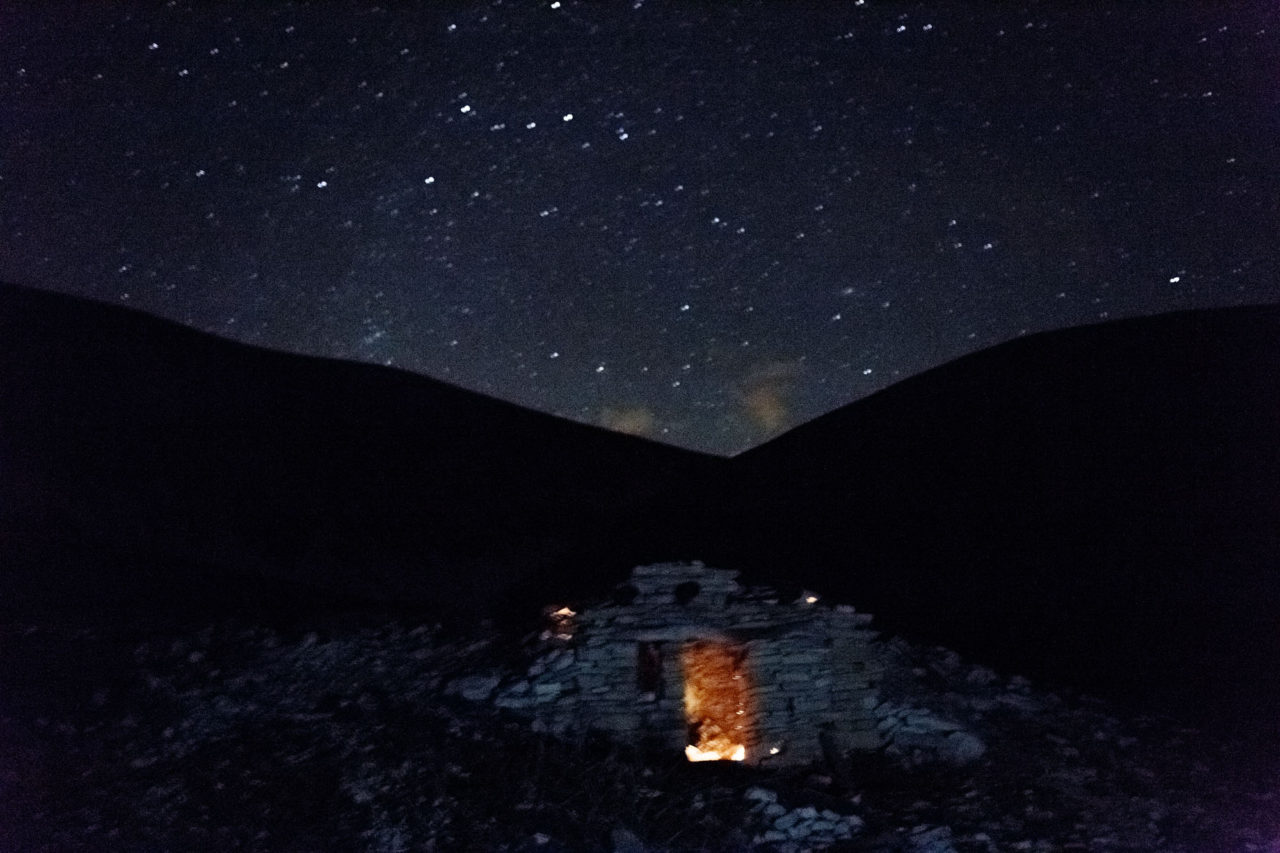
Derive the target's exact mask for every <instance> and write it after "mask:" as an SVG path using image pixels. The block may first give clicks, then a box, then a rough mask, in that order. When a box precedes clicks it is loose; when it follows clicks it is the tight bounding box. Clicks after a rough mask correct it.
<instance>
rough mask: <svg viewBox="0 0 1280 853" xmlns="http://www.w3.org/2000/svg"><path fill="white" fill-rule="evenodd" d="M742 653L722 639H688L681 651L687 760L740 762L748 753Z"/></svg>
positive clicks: (745, 686)
mask: <svg viewBox="0 0 1280 853" xmlns="http://www.w3.org/2000/svg"><path fill="white" fill-rule="evenodd" d="M745 654H746V653H745V651H744V650H742V649H739V648H737V647H735V646H731V645H729V644H726V643H713V642H705V641H700V642H693V643H689V644H688V645H686V646H685V648H684V652H683V653H682V654H681V664H682V667H683V670H684V713H685V721H686V722H687V723H688V725H689V743H688V745H687V746H686V747H685V755H686V756H687V757H688V759H689V760H690V761H743V760H744V759H746V757H747V748H746V745H745V743H744V741H745V740H746V735H747V731H746V725H747V690H746V688H747V684H746V677H745V675H744V667H743V665H742V663H743V658H744V657H745Z"/></svg>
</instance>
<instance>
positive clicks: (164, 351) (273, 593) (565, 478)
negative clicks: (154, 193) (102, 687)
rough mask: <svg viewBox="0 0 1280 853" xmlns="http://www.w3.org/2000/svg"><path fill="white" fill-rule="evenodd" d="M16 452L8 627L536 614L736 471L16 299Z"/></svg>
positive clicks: (109, 313)
mask: <svg viewBox="0 0 1280 853" xmlns="http://www.w3.org/2000/svg"><path fill="white" fill-rule="evenodd" d="M0 454H2V456H0V465H2V466H3V468H2V469H0V564H3V565H4V566H5V569H4V571H3V573H0V601H2V602H3V604H0V607H7V608H8V609H10V610H17V611H22V610H24V609H32V608H40V607H47V606H50V605H57V606H61V607H63V608H70V609H76V608H91V609H92V608H102V609H109V608H112V607H126V606H130V605H140V606H142V607H146V608H178V609H181V608H184V607H189V606H193V605H199V604H211V605H231V606H245V605H248V606H253V607H257V606H259V603H260V602H263V601H269V600H271V599H272V598H278V599H280V601H279V603H280V604H281V605H283V606H293V604H294V602H293V599H295V598H296V597H297V596H298V595H299V594H302V593H305V594H306V595H308V596H310V597H312V598H321V599H322V598H326V597H333V596H337V597H341V598H344V599H347V598H350V599H359V600H365V601H369V602H382V603H387V602H391V603H396V604H407V605H417V606H421V605H427V606H434V607H437V608H438V609H441V610H455V611H458V612H460V613H470V614H477V613H486V612H488V613H492V612H493V611H494V610H495V609H500V606H501V605H503V604H513V603H516V602H519V603H523V604H525V605H526V606H528V605H529V604H531V603H532V604H536V603H537V602H527V601H523V600H521V599H520V598H519V596H520V595H521V593H522V592H523V591H528V593H529V594H535V591H536V594H547V592H548V590H550V589H554V588H555V587H556V584H557V581H558V580H563V579H564V578H565V577H567V576H570V575H571V576H573V578H574V579H575V580H577V581H580V580H581V579H582V577H583V575H584V574H586V575H589V576H591V577H593V578H598V579H600V580H607V578H608V577H609V573H610V571H616V572H617V574H618V577H625V575H626V572H627V571H628V570H629V568H630V567H631V565H633V564H634V563H633V562H632V561H634V560H636V559H641V560H643V559H645V558H646V557H647V555H649V554H650V553H651V552H652V551H655V550H656V551H657V552H661V551H662V550H663V545H662V543H661V541H660V540H661V537H662V535H663V534H662V531H663V530H668V531H672V530H675V529H676V525H677V524H678V517H677V516H674V515H672V512H671V510H670V509H669V507H671V506H673V504H672V502H671V501H670V500H667V499H666V498H664V497H663V496H664V495H665V494H667V493H668V492H672V491H675V486H674V484H676V483H683V482H686V481H691V480H701V479H703V478H705V477H706V476H707V474H704V473H701V472H704V471H708V470H709V469H711V468H716V467H718V466H723V465H724V464H725V461H724V460H721V459H717V458H714V457H704V456H700V455H698V454H695V453H692V452H689V451H683V450H678V449H675V448H671V447H667V446H665V445H660V444H657V443H653V442H649V441H645V440H642V439H638V438H632V437H628V436H622V435H617V434H614V433H610V432H607V431H604V430H601V429H595V428H591V427H586V426H582V425H580V424H575V423H572V422H570V421H567V420H562V419H558V418H554V417H551V416H548V415H544V414H540V413H535V412H531V411H528V410H526V409H522V408H519V407H517V406H514V405H511V404H508V403H504V402H500V401H497V400H494V399H490V398H487V397H483V396H481V395H478V394H474V393H470V392H467V391H464V390H461V389H458V388H455V387H453V386H449V385H446V384H444V383H440V382H435V381H432V380H429V379H426V378H424V377H420V376H417V375H414V374H409V373H406V372H402V371H398V370H390V369H385V368H380V367H373V366H365V365H357V364H354V363H347V362H338V361H332V360H325V359H318V358H311V357H303V356H297V355H289V354H284V353H279V352H271V351H266V350H260V349H256V348H253V347H247V346H243V345H240V344H236V343H232V342H229V341H226V340H223V339H220V338H217V337H214V336H211V335H205V334H201V333H199V332H195V331H192V330H190V329H187V328H185V327H182V326H179V325H177V324H173V323H170V322H167V321H164V320H159V319H156V318H153V317H151V316H148V315H145V314H141V313H138V312H134V311H130V310H125V309H122V308H118V307H115V306H109V305H104V304H99V303H94V302H88V301H84V300H79V299H75V298H72V297H67V296H62V295H56V294H52V293H48V292H43V291H37V290H30V289H24V288H20V287H14V286H3V287H0ZM646 520H654V521H656V522H657V523H658V524H659V525H660V526H659V527H657V528H654V527H651V526H649V525H647V524H646ZM662 556H666V554H665V553H663V554H662ZM615 563H616V565H615Z"/></svg>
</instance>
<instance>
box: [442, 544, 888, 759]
mask: <svg viewBox="0 0 1280 853" xmlns="http://www.w3.org/2000/svg"><path fill="white" fill-rule="evenodd" d="M737 574H738V573H737V572H734V571H727V570H723V569H714V568H708V567H706V566H704V565H702V564H701V563H697V562H695V563H691V564H690V563H664V564H659V565H651V566H641V567H639V568H636V569H635V570H634V572H633V574H632V576H631V581H630V583H629V584H627V585H624V586H622V587H620V588H619V592H618V595H617V596H616V597H615V600H614V601H613V602H609V603H602V604H600V605H598V606H593V607H590V608H584V609H583V611H582V612H580V613H575V612H573V611H572V610H570V609H569V608H560V609H554V610H548V617H549V620H550V623H549V625H548V629H547V631H545V632H544V634H543V637H542V640H543V643H544V647H545V648H544V651H543V652H542V653H541V654H540V655H539V656H538V657H537V658H536V659H535V660H534V662H533V664H532V665H531V666H530V667H529V668H528V670H527V672H526V673H524V674H522V675H521V676H519V677H516V678H514V679H507V680H505V681H504V682H503V683H500V684H499V683H496V682H495V681H491V680H489V679H487V678H482V677H475V678H473V679H469V680H468V681H467V683H465V684H464V683H459V684H458V685H457V686H456V690H457V691H458V692H461V693H462V694H463V695H468V694H469V695H470V696H471V697H472V698H477V699H478V698H480V697H481V696H482V695H484V696H487V697H488V698H489V701H491V702H492V703H493V704H495V705H496V706H498V707H500V708H505V709H509V710H511V711H514V712H516V713H519V714H522V715H525V716H527V717H530V718H532V720H533V724H534V726H535V727H536V728H538V729H540V730H543V731H548V732H553V733H556V734H559V735H571V734H573V733H582V732H586V731H589V730H596V731H602V732H605V733H608V734H610V735H613V736H615V737H617V738H618V739H622V740H628V741H632V742H637V743H645V744H648V745H653V746H657V747H660V748H666V749H671V750H678V751H684V752H685V754H686V755H687V756H688V757H689V758H690V759H691V760H708V759H731V760H738V761H744V762H747V763H750V764H759V765H766V766H780V765H787V764H801V763H808V762H811V761H814V760H817V759H821V758H822V757H823V756H824V754H825V755H828V756H830V755H831V754H833V751H834V753H835V754H840V753H844V752H846V751H849V750H857V749H876V748H878V747H880V746H882V745H884V743H885V738H886V735H885V730H884V728H883V725H882V723H883V715H882V714H880V713H878V712H877V711H878V708H879V706H880V705H881V704H882V703H880V702H879V700H878V698H877V695H876V688H875V684H876V681H877V679H878V677H879V674H880V670H879V665H878V663H877V660H878V658H877V656H876V655H875V653H874V652H873V649H872V647H871V641H872V640H873V639H874V638H875V634H874V633H873V632H872V631H871V630H870V628H869V623H870V621H871V617H870V616H868V615H865V614H861V613H857V612H855V611H854V610H853V608H851V607H847V606H837V607H829V606H826V605H825V604H824V603H822V602H820V601H819V600H818V598H817V596H815V595H811V594H805V595H802V596H801V597H800V599H798V600H797V601H795V602H790V603H783V602H781V601H780V600H779V598H778V595H777V594H776V593H775V592H774V591H772V590H769V589H763V588H747V587H743V586H740V585H739V584H738V583H737V581H736V578H737ZM482 680H483V682H484V683H480V682H481V681H482ZM473 681H474V682H475V683H472V682H473Z"/></svg>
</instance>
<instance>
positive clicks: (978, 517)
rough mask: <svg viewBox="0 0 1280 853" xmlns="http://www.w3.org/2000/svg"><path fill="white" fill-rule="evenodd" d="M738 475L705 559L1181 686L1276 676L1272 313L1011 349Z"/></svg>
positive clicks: (941, 630) (1147, 681) (1139, 685)
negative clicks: (733, 497) (724, 521)
mask: <svg viewBox="0 0 1280 853" xmlns="http://www.w3.org/2000/svg"><path fill="white" fill-rule="evenodd" d="M734 480H735V486H734V490H735V493H736V494H737V495H738V496H739V497H740V499H741V503H740V504H739V506H740V512H741V516H740V517H739V518H737V519H736V520H735V522H734V523H733V524H734V527H735V528H736V530H737V531H738V532H739V535H738V536H737V537H734V538H726V539H725V541H726V542H731V543H732V547H727V548H724V549H723V550H722V551H721V552H719V553H716V554H711V555H710V556H709V558H715V559H720V560H722V561H724V562H731V563H733V564H735V565H738V566H741V567H742V568H746V569H754V570H756V571H759V572H767V571H769V570H771V569H776V568H777V567H779V566H782V565H786V566H788V567H789V568H788V571H790V572H794V573H795V574H797V575H802V576H803V577H804V579H805V580H806V581H808V579H809V578H814V580H813V581H812V582H813V583H814V584H818V583H821V584H823V587H825V588H826V589H827V590H828V591H830V592H832V593H835V594H836V595H839V596H840V597H842V598H844V599H846V600H850V601H855V602H857V603H858V604H859V605H860V606H862V607H865V608H866V609H867V610H869V611H870V612H873V613H875V614H876V615H877V616H878V617H880V620H881V623H882V624H896V625H903V626H908V627H910V628H912V629H914V630H916V631H917V632H919V631H925V632H927V633H930V634H932V635H933V636H935V637H937V638H938V639H940V640H945V641H947V642H949V643H954V644H958V645H960V646H961V647H962V648H964V649H966V650H972V651H975V652H978V653H981V654H982V655H983V656H984V657H987V658H989V659H993V660H996V661H999V662H1003V663H1006V664H1008V665H1011V666H1013V667H1016V668H1017V669H1018V670H1019V671H1025V672H1039V673H1043V674H1048V675H1051V676H1057V677H1063V676H1067V677H1070V678H1071V679H1072V680H1073V681H1075V682H1077V683H1086V684H1089V685H1091V686H1093V687H1095V688H1099V689H1107V690H1111V691H1113V692H1115V691H1123V690H1126V689H1132V690H1133V691H1137V692H1142V691H1149V690H1150V689H1152V688H1153V686H1159V687H1162V688H1170V689H1171V690H1172V692H1171V694H1170V697H1171V700H1172V699H1174V698H1177V697H1178V696H1179V695H1183V694H1186V695H1191V694H1194V697H1193V698H1195V699H1196V700H1197V701H1201V700H1205V699H1206V697H1210V696H1212V695H1214V693H1215V691H1219V690H1222V691H1226V689H1227V687H1229V686H1230V685H1231V684H1236V685H1239V684H1240V683H1248V682H1249V681H1250V680H1251V679H1254V678H1256V679H1258V683H1260V684H1262V683H1268V684H1269V683H1270V682H1271V681H1273V680H1274V673H1275V672H1276V671H1280V670H1277V667H1278V666H1280V630H1278V629H1277V626H1278V625H1280V617H1277V613H1280V308H1277V307H1265V308H1242V309H1223V310H1209V311H1195V312H1187V313H1177V314H1170V315H1164V316H1158V317H1153V318H1146V319H1138V320H1126V321H1121V322H1114V323H1109V324H1105V325H1098V326H1092V327H1086V328H1077V329H1071V330H1066V331H1061V332H1053V333H1046V334H1041V335H1036V336H1033V337H1029V338H1026V339H1020V340H1017V341H1014V342H1012V343H1009V344H1006V345H1003V346H999V347H995V348H993V349H990V350H987V351H985V352H981V353H978V354H975V355H972V356H969V357H967V358H964V359H961V360H959V361H956V362H953V363H951V364H949V365H946V366H943V367H940V368H938V369H935V370H933V371H930V372H928V373H925V374H923V375H920V376H918V377H915V378H913V379H911V380H908V381H905V382H902V383H900V384H899V385H896V386H894V387H892V388H890V389H887V390H885V391H883V392H881V393H879V394H877V395H875V396H874V397H871V398H868V399H866V400H864V401H861V402H858V403H855V404H853V405H850V406H848V407H846V408H844V409H841V410H839V411H837V412H833V413H831V414H829V415H826V416H824V417H822V418H819V419H817V420H815V421H813V422H811V423H809V424H806V425H804V426H801V427H799V428H797V429H795V430H793V431H791V432H789V433H788V434H786V435H784V436H782V437H780V438H778V439H776V440H775V441H773V442H770V443H769V444H767V445H764V446H762V447H759V448H756V449H754V450H752V451H750V452H748V453H745V454H743V455H741V456H739V457H736V458H735V460H734ZM823 587H817V588H823ZM1180 691H1181V692H1180ZM1187 691H1189V693H1188V692H1187ZM1175 694H1176V695H1175ZM1221 695H1222V696H1223V699H1224V702H1230V701H1235V700H1236V699H1238V698H1239V696H1238V694H1231V693H1229V692H1222V693H1221Z"/></svg>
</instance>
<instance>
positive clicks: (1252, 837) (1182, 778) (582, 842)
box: [0, 613, 1280, 853]
mask: <svg viewBox="0 0 1280 853" xmlns="http://www.w3.org/2000/svg"><path fill="white" fill-rule="evenodd" d="M881 649H882V652H883V654H884V655H885V659H886V662H887V663H888V664H889V669H888V670H887V675H886V678H885V682H884V685H883V696H884V697H885V698H886V699H887V700H890V701H894V702H896V703H899V704H910V705H913V706H915V707H920V708H927V709H929V710H930V711H931V712H932V713H934V714H937V715H939V716H942V717H945V718H947V719H951V720H955V721H957V722H958V723H960V724H961V725H963V726H964V727H966V728H967V729H968V730H969V731H971V732H972V733H974V734H975V735H977V736H978V737H979V738H981V739H982V741H983V742H984V743H985V744H986V752H985V754H983V756H982V757H981V758H979V759H977V760H976V761H972V762H971V763H969V764H966V765H963V766H952V765H948V764H946V763H945V762H940V761H935V760H930V759H928V758H927V757H926V756H923V755H922V754H920V753H919V751H915V750H911V749H910V748H901V747H897V746H894V747H890V748H889V749H888V750H886V751H885V752H884V753H883V754H878V755H873V756H866V757H861V758H854V759H852V760H850V761H849V762H846V763H843V764H841V765H840V766H834V767H833V766H813V767H810V768H806V769H802V770H789V771H773V772H770V771H763V770H754V769H751V768H746V767H741V766H738V765H732V764H727V763H722V764H714V765H707V764H700V765H693V764H688V763H686V762H685V761H684V760H683V758H680V757H677V756H671V755H651V754H643V753H641V752H638V751H635V750H631V749H628V748H624V747H621V746H618V745H610V744H608V743H605V742H585V743H575V744H566V743H560V742H556V741H553V740H549V739H547V738H545V737H542V736H539V735H535V734H533V733H532V732H530V731H529V730H528V729H527V727H526V726H525V725H523V724H522V723H521V722H520V721H518V720H516V719H514V718H506V717H502V716H499V715H498V714H497V713H495V712H492V711H490V710H488V709H486V708H483V707H480V706H476V705H472V704H469V703H467V702H466V701H464V700H462V699H459V698H457V697H455V696H453V695H451V691H450V689H449V684H450V681H451V679H453V678H455V677H456V676H458V675H461V674H465V673H469V672H474V671H477V670H483V669H486V668H489V667H492V666H494V665H501V664H502V663H503V662H504V661H515V660H518V658H519V657H520V653H521V652H520V646H519V644H517V643H512V642H510V641H507V640H503V639H501V638H500V637H499V636H498V635H497V634H496V633H494V632H493V631H491V630H487V631H474V632H462V633H459V632H456V631H445V630H444V629H441V628H440V627H439V626H438V625H434V624H430V623H422V624H418V623H416V622H415V620H413V619H406V618H404V617H403V616H401V617H399V618H393V617H391V616H388V615H386V614H369V613H365V614H362V615H359V616H349V615H348V616H341V617H338V616H329V617H327V618H326V619H323V620H309V619H298V620H293V621H292V622H291V623H289V624H282V623H280V622H279V621H276V622H275V623H273V624H266V623H261V622H257V623H255V622H252V621H246V620H243V619H230V618H229V619H222V620H220V621H216V622H207V623H203V624H191V625H181V624H169V625H167V626H157V627H152V628H148V629H145V630H143V629H141V628H138V627H125V626H121V625H118V624H117V625H115V626H110V625H105V624H98V625H96V626H90V625H89V624H88V623H83V624H81V625H79V626H75V625H69V624H65V623H64V624H61V625H54V624H34V623H23V622H10V623H8V624H5V625H4V626H3V627H2V628H0V849H3V850H6V851H15V852H16V851H71V850H87V851H99V850H101V851H134V850H147V851H160V850H173V851H187V850H263V851H322V850H335V851H338V850H341V851H356V850H367V851H408V850H539V851H541V850H545V851H554V850H618V851H628V853H631V851H642V850H649V851H660V850H745V849H766V850H793V851H794V850H807V849H823V848H826V849H837V850H873V851H930V853H945V851H1009V850H1036V851H1056V850H1091V851H1133V850H1162V851H1188V853H1190V852H1191V851H1196V853H1200V851H1215V850H1223V851H1227V850H1230V851H1276V850H1280V760H1277V759H1278V758H1280V756H1276V755H1275V754H1268V753H1266V752H1263V751H1261V750H1260V748H1259V747H1258V746H1257V745H1256V744H1251V743H1250V742H1249V741H1247V740H1245V739H1241V738H1235V737H1233V736H1232V735H1231V734H1230V733H1229V732H1218V731H1212V730H1198V729H1193V728H1189V727H1186V726H1184V725H1181V724H1178V723H1176V722H1174V721H1173V720H1171V719H1168V718H1160V717H1153V716H1135V715H1131V714H1125V713H1122V712H1120V711H1118V710H1117V709H1116V708H1115V707H1113V706H1109V705H1108V704H1106V703H1104V702H1102V701H1100V700H1095V699H1091V698H1089V697H1086V696H1081V695H1076V694H1073V693H1070V692H1062V691H1060V692H1050V691H1048V690H1047V689H1044V688H1042V687H1039V686H1037V685H1033V684H1031V683H1029V682H1028V681H1026V680H1025V679H1021V678H1018V677H1006V676H1004V675H1001V674H997V673H996V672H994V671H992V670H990V669H987V668H985V667H981V666H976V665H973V664H970V663H967V662H964V661H962V660H961V659H960V658H959V656H958V655H955V654H954V653H951V652H947V651H946V650H944V649H941V648H928V647H923V646H918V645H913V644H911V643H908V642H906V641H905V640H902V639H893V640H886V641H883V642H882V643H881Z"/></svg>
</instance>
